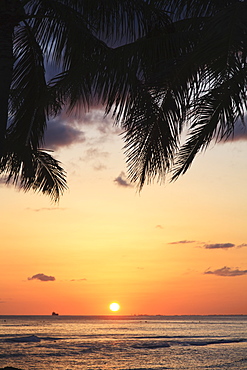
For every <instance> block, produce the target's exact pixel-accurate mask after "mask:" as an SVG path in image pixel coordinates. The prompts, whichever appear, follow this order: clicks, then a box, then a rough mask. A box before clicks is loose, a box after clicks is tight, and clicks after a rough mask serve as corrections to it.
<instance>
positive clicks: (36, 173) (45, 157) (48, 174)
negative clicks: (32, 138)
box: [0, 147, 67, 203]
mask: <svg viewBox="0 0 247 370" xmlns="http://www.w3.org/2000/svg"><path fill="white" fill-rule="evenodd" d="M0 174H1V175H3V176H4V179H5V182H6V183H7V184H10V183H11V184H13V185H15V186H16V187H18V188H20V189H22V190H24V191H25V192H26V191H29V190H30V189H32V190H34V191H35V192H42V193H43V194H45V195H48V196H49V197H50V198H51V200H52V201H54V202H55V203H56V202H58V201H59V199H60V197H61V195H62V194H63V193H64V191H65V190H66V189H67V183H66V172H65V171H64V169H63V168H62V167H61V166H60V162H59V161H57V160H56V159H55V158H53V157H52V156H51V155H50V154H48V153H47V152H45V151H43V150H40V149H38V150H36V151H34V150H31V149H30V148H28V147H26V150H22V151H21V153H20V152H18V153H17V152H13V151H11V152H7V153H6V154H5V155H4V156H3V157H2V158H1V161H0Z"/></svg>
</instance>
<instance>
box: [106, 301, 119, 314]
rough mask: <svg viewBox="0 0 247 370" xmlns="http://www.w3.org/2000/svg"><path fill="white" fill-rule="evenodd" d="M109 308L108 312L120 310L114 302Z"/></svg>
mask: <svg viewBox="0 0 247 370" xmlns="http://www.w3.org/2000/svg"><path fill="white" fill-rule="evenodd" d="M109 307H110V310H111V311H113V312H117V311H119V310H120V305H119V304H118V303H116V302H113V303H111V304H110V306H109Z"/></svg>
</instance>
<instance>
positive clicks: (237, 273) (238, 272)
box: [204, 266, 247, 276]
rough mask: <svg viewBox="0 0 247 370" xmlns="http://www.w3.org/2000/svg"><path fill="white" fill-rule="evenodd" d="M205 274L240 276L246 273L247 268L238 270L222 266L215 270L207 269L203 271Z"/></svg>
mask: <svg viewBox="0 0 247 370" xmlns="http://www.w3.org/2000/svg"><path fill="white" fill-rule="evenodd" d="M204 274H205V275H217V276H242V275H247V270H239V269H238V268H235V269H232V268H231V267H227V266H224V267H222V268H221V269H217V270H213V271H211V270H207V271H205V272H204Z"/></svg>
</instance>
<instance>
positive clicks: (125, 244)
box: [0, 115, 247, 315]
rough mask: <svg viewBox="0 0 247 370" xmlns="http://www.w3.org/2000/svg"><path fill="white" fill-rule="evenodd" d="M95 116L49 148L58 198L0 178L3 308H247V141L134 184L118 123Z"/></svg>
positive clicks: (219, 311)
mask: <svg viewBox="0 0 247 370" xmlns="http://www.w3.org/2000/svg"><path fill="white" fill-rule="evenodd" d="M108 121H109V120H108ZM74 124H75V123H74ZM76 124H78V122H77V123H76ZM91 124H92V126H90V125H89V124H88V123H87V125H86V126H80V129H81V130H82V131H83V135H84V136H83V140H81V142H78V143H74V144H73V145H72V144H71V145H70V146H67V147H62V148H60V149H59V148H58V149H57V150H56V152H55V156H56V158H58V159H59V160H61V161H62V162H63V164H64V167H65V168H66V170H67V171H68V184H69V190H68V191H67V192H66V193H65V195H64V196H63V197H62V198H61V201H60V203H59V205H53V204H51V202H50V200H49V198H47V197H45V196H42V195H40V194H34V193H32V192H30V193H23V192H20V191H17V190H15V189H14V188H12V187H6V186H4V185H1V210H2V218H1V259H0V271H1V281H0V314H6V315H7V314H44V315H46V314H47V315H50V314H51V312H52V311H57V312H59V313H60V314H61V315H63V314H64V315H70V314H71V315H73V314H74V315H90V314H91V315H95V314H109V313H110V311H109V304H110V303H111V302H114V301H116V302H118V303H119V304H120V305H121V310H120V311H119V313H121V314H123V315H125V314H126V315H128V314H145V313H147V314H164V315H170V314H171V315H173V314H247V295H246V288H247V259H246V255H247V227H246V226H247V212H246V210H247V196H246V183H247V171H246V158H247V147H246V141H236V142H231V143H227V144H219V145H217V146H215V147H213V148H212V149H210V150H209V151H208V152H206V154H202V155H200V156H199V157H198V158H197V160H196V161H195V163H194V164H193V166H192V168H191V169H190V170H189V171H188V173H187V174H186V175H185V176H183V177H182V178H180V179H179V180H178V181H177V182H176V183H172V184H169V183H166V184H163V185H160V184H153V185H149V186H145V187H144V189H143V191H142V192H141V193H140V194H139V193H137V191H136V189H135V188H134V187H132V186H129V184H128V182H127V181H126V178H124V174H126V166H125V162H124V155H123V152H122V150H121V147H122V146H123V142H122V141H121V138H119V136H118V135H117V134H116V133H115V132H114V131H116V130H114V129H110V127H109V126H108V125H107V122H106V123H102V121H101V120H100V118H99V115H97V116H96V118H95V120H92V122H91ZM78 127H79V126H78Z"/></svg>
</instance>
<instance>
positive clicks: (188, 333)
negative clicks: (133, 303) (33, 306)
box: [0, 316, 247, 370]
mask: <svg viewBox="0 0 247 370" xmlns="http://www.w3.org/2000/svg"><path fill="white" fill-rule="evenodd" d="M6 366H13V367H17V368H20V369H23V370H24V369H25V370H29V369H36V370H48V369H49V370H56V369H61V370H72V369H73V370H79V369H81V370H82V369H97V370H101V369H102V370H103V369H104V370H106V369H107V370H113V369H114V370H116V369H117V370H127V369H128V370H129V369H131V370H140V369H141V370H161V369H162V370H167V369H176V370H180V369H186V370H195V369H211V370H217V369H231V370H244V369H245V370H246V369H247V316H0V368H2V367H6Z"/></svg>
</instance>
